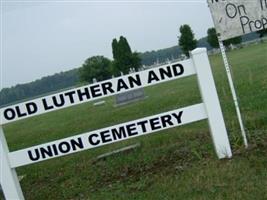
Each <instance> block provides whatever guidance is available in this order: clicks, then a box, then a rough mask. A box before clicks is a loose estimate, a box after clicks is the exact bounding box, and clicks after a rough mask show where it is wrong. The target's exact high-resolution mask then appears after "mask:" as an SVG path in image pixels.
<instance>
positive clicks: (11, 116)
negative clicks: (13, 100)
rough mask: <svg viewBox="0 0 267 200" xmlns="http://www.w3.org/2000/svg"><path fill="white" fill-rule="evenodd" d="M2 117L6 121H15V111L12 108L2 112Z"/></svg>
mask: <svg viewBox="0 0 267 200" xmlns="http://www.w3.org/2000/svg"><path fill="white" fill-rule="evenodd" d="M4 117H5V118H6V119H7V120H12V119H15V117H16V111H15V110H14V109H12V108H7V109H5V110H4Z"/></svg>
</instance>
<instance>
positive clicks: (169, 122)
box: [161, 115, 173, 128]
mask: <svg viewBox="0 0 267 200" xmlns="http://www.w3.org/2000/svg"><path fill="white" fill-rule="evenodd" d="M161 122H162V126H163V128H165V127H167V125H169V126H173V123H172V117H171V116H170V115H164V116H162V117H161Z"/></svg>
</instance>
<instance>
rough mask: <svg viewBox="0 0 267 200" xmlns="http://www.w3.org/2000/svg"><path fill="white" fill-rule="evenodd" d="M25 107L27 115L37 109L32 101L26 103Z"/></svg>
mask: <svg viewBox="0 0 267 200" xmlns="http://www.w3.org/2000/svg"><path fill="white" fill-rule="evenodd" d="M26 109H27V112H28V115H32V114H34V113H36V112H37V110H38V108H37V105H36V103H34V102H30V103H26Z"/></svg>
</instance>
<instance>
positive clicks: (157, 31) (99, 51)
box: [1, 0, 213, 87]
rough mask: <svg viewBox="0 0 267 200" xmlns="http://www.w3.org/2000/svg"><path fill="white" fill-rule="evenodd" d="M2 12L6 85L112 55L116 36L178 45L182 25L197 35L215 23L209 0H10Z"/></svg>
mask: <svg viewBox="0 0 267 200" xmlns="http://www.w3.org/2000/svg"><path fill="white" fill-rule="evenodd" d="M1 16H2V24H1V25H2V30H1V34H2V42H1V47H2V59H1V64H2V65H1V72H2V74H1V87H10V86H14V85H16V84H19V83H25V82H30V81H33V80H35V79H38V78H41V77H43V76H47V75H52V74H54V73H57V72H60V71H66V70H69V69H73V68H76V67H79V66H81V65H82V63H83V61H84V60H85V59H87V58H88V57H91V56H94V55H104V56H106V57H109V58H112V49H111V41H112V39H113V38H115V37H116V38H118V37H119V36H120V35H123V36H125V37H126V38H127V40H128V42H129V44H130V46H131V48H132V50H134V51H138V52H144V51H150V50H157V49H162V48H167V47H171V46H174V45H177V43H178V41H177V36H178V34H179V27H180V25H182V24H189V25H190V26H191V27H192V29H193V31H194V33H195V36H196V38H197V39H199V38H201V37H204V36H206V32H207V29H208V28H210V27H212V26H213V24H212V19H211V15H210V12H209V10H208V6H207V3H206V0H199V1H190V0H187V1H179V0H176V1H149V2H148V1H135V2H134V1H131V2H130V1H128V2H127V1H124V2H118V1H116V2H115V1H112V2H111V1H110V2H109V1H101V2H100V1H94V2H92V1H91V2H90V1H56V2H55V1H54V2H52V1H50V2H49V1H32V2H31V1H12V0H9V1H2V8H1Z"/></svg>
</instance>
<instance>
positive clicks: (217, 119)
mask: <svg viewBox="0 0 267 200" xmlns="http://www.w3.org/2000/svg"><path fill="white" fill-rule="evenodd" d="M194 74H196V75H197V79H198V84H199V89H200V91H201V96H202V100H203V103H199V104H195V105H191V106H187V107H184V108H180V109H175V110H172V111H168V112H164V113H160V114H157V115H153V116H148V117H144V118H141V119H137V120H134V121H130V122H126V123H122V124H117V125H114V126H111V127H106V128H102V129H99V130H94V131H91V132H88V133H83V134H80V135H75V136H72V137H68V138H64V139H60V140H56V141H53V142H49V143H46V144H41V145H37V146H33V147H29V148H26V149H21V150H17V151H14V152H9V150H8V147H7V144H6V140H5V136H4V134H3V131H2V129H1V132H0V136H1V137H0V139H1V162H2V165H1V166H2V168H1V185H2V188H3V192H4V195H5V197H6V199H8V200H9V199H16V200H20V199H23V198H24V197H23V194H22V192H21V188H20V185H19V182H18V178H17V175H16V172H15V168H16V167H20V166H25V165H29V164H33V163H37V162H41V161H44V160H48V159H52V158H57V157H60V156H65V155H69V154H72V153H76V152H80V151H84V150H88V149H93V148H97V147H100V146H103V145H107V144H112V143H115V142H119V141H122V140H127V139H130V138H134V137H138V136H142V135H146V134H150V133H154V132H157V131H161V130H165V129H169V128H173V127H177V126H181V125H184V124H188V123H192V122H195V121H199V120H204V119H208V122H209V126H210V133H211V137H212V140H213V144H214V147H215V152H216V154H217V156H218V158H219V159H221V158H230V157H232V152H231V147H230V143H229V140H228V136H227V131H226V127H225V123H224V120H223V115H222V111H221V107H220V104H219V99H218V95H217V91H216V87H215V83H214V80H213V76H212V72H211V69H210V64H209V60H208V56H207V50H206V49H203V48H199V49H196V50H194V51H192V53H191V59H188V60H186V61H182V62H177V63H172V64H168V65H163V66H160V67H157V68H153V69H149V70H145V71H141V72H137V73H133V74H130V75H126V76H122V77H119V78H115V79H111V80H107V81H102V82H98V83H95V84H92V85H87V86H83V87H80V88H75V89H71V90H68V91H65V92H60V93H57V94H53V95H49V96H46V97H42V98H38V99H35V100H32V101H27V102H24V103H20V104H17V105H13V106H9V107H6V108H2V109H1V110H0V111H1V112H0V114H1V119H2V120H1V123H2V124H0V125H3V124H6V123H9V122H13V121H17V120H20V119H25V118H27V117H31V116H36V115H40V114H43V113H46V112H50V111H53V110H58V109H61V108H65V107H69V106H72V105H77V104H80V103H83V102H88V101H92V100H95V99H99V98H104V97H107V96H111V95H115V94H118V93H121V92H125V91H130V90H134V89H137V88H142V87H146V86H150V85H155V84H159V83H162V82H166V81H170V80H174V79H178V78H183V77H186V76H190V75H194Z"/></svg>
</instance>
